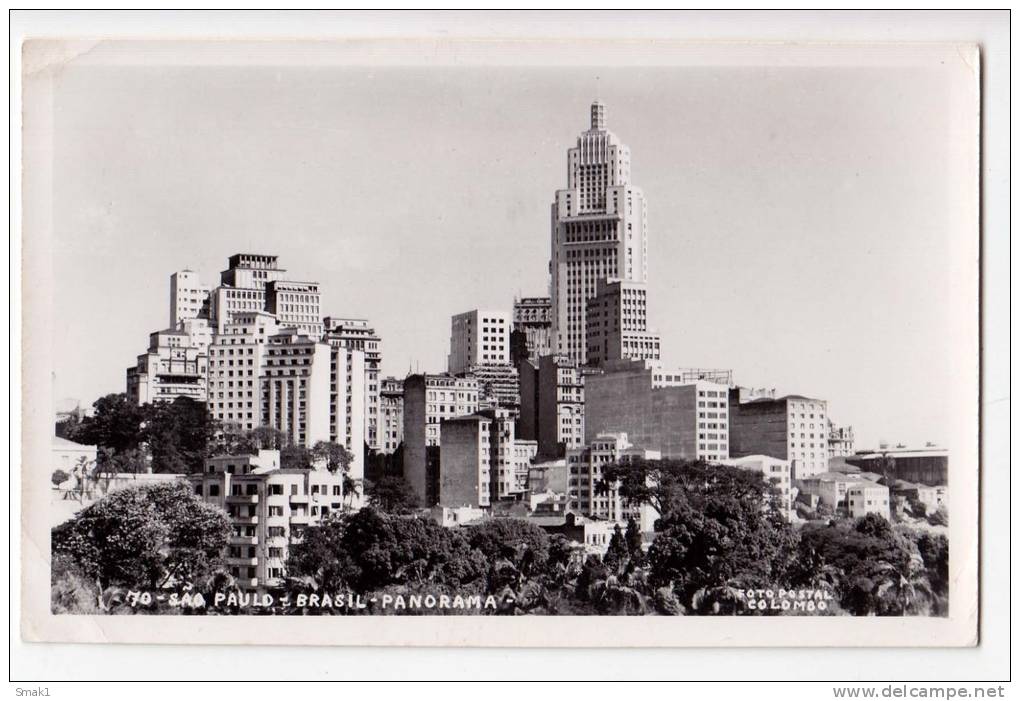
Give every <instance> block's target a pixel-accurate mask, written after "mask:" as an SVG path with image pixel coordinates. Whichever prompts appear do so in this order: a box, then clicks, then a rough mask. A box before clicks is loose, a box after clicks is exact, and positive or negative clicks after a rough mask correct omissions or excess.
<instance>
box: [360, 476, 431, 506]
mask: <svg viewBox="0 0 1020 701" xmlns="http://www.w3.org/2000/svg"><path fill="white" fill-rule="evenodd" d="M365 494H366V496H367V497H368V503H369V505H371V506H372V507H374V508H376V509H378V510H379V511H383V512H386V513H389V514H409V513H411V512H413V511H415V510H416V509H418V508H419V506H420V502H419V501H418V495H417V493H415V491H414V488H413V487H412V486H411V484H410V482H408V481H407V480H405V479H404V478H403V477H397V476H393V475H387V476H384V477H380V478H379V479H378V480H375V481H373V482H368V483H366V485H365Z"/></svg>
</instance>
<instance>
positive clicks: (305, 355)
mask: <svg viewBox="0 0 1020 701" xmlns="http://www.w3.org/2000/svg"><path fill="white" fill-rule="evenodd" d="M263 358H264V361H263V369H262V425H264V426H270V427H272V428H275V429H278V430H280V431H283V432H284V433H286V434H287V435H288V436H289V437H290V439H291V440H293V441H294V442H295V443H296V444H298V445H302V446H305V447H308V448H310V447H312V446H313V445H315V443H317V442H318V441H328V440H330V413H331V412H330V407H331V401H330V399H331V386H330V385H331V382H330V374H331V364H332V358H331V350H330V347H329V345H328V344H326V343H323V342H322V341H319V340H317V339H315V338H311V337H309V336H307V335H305V334H302V333H299V332H298V331H297V329H294V328H288V329H283V330H281V331H280V332H279V333H277V334H275V335H273V336H270V337H269V339H268V341H267V344H266V348H265V353H264V356H263Z"/></svg>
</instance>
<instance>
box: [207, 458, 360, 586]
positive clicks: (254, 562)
mask: <svg viewBox="0 0 1020 701" xmlns="http://www.w3.org/2000/svg"><path fill="white" fill-rule="evenodd" d="M189 479H190V480H191V483H192V485H193V486H194V489H195V493H196V494H197V495H198V496H200V497H201V498H202V499H203V501H206V502H208V503H210V504H216V505H217V506H220V507H221V508H223V509H224V510H225V511H226V512H227V514H228V516H229V517H230V520H231V534H230V540H229V544H228V545H227V547H226V548H225V552H224V553H223V555H224V559H225V563H226V566H227V569H228V571H229V572H230V574H231V575H232V576H233V577H234V578H235V579H236V580H237V582H238V584H239V585H240V586H241V587H242V588H244V589H256V588H260V587H266V586H278V585H280V584H282V583H283V578H284V577H285V576H286V563H287V557H288V555H289V550H290V547H291V546H292V545H294V544H295V543H298V542H300V541H301V538H302V536H303V534H304V529H306V528H307V527H308V526H309V525H313V524H316V523H318V522H319V521H321V520H322V519H323V518H326V517H328V516H329V515H330V514H332V513H339V512H340V511H342V510H343V509H344V506H345V505H344V493H343V475H341V474H340V473H339V472H337V473H331V472H329V471H328V470H324V469H282V468H281V467H280V454H279V452H278V451H276V450H260V451H259V452H258V454H257V455H220V456H215V457H212V458H209V459H208V460H206V463H205V471H204V472H202V473H200V474H194V475H190V476H189Z"/></svg>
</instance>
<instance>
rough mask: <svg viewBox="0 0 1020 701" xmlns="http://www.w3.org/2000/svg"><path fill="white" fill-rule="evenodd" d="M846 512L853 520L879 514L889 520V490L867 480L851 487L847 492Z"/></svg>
mask: <svg viewBox="0 0 1020 701" xmlns="http://www.w3.org/2000/svg"><path fill="white" fill-rule="evenodd" d="M846 510H847V515H849V516H850V517H851V518H860V517H861V516H865V515H867V514H878V515H879V516H882V517H883V518H885V519H887V520H888V518H889V488H888V487H886V486H885V485H881V484H877V483H875V482H872V481H870V480H866V479H862V480H859V481H857V482H855V483H854V484H851V485H849V486H848V487H847V490H846Z"/></svg>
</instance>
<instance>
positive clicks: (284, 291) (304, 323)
mask: <svg viewBox="0 0 1020 701" xmlns="http://www.w3.org/2000/svg"><path fill="white" fill-rule="evenodd" d="M266 311H267V312H269V313H270V314H274V315H276V318H277V320H278V321H279V322H280V325H281V326H293V327H295V328H297V330H298V331H301V332H302V333H305V334H308V335H309V336H312V337H314V338H319V337H321V336H322V332H323V326H322V305H321V301H320V294H319V283H317V282H293V281H290V280H272V281H270V282H268V283H266Z"/></svg>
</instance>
